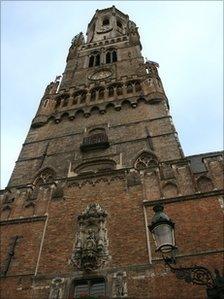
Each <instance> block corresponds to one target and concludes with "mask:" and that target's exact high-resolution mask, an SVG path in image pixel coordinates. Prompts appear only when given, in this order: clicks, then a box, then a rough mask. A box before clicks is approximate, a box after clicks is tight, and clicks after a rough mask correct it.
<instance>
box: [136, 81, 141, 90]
mask: <svg viewBox="0 0 224 299" xmlns="http://www.w3.org/2000/svg"><path fill="white" fill-rule="evenodd" d="M141 90H142V89H141V85H140V83H139V82H135V91H136V92H139V91H141Z"/></svg>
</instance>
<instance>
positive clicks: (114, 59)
mask: <svg viewBox="0 0 224 299" xmlns="http://www.w3.org/2000/svg"><path fill="white" fill-rule="evenodd" d="M112 60H113V62H116V61H117V53H116V51H113V52H112Z"/></svg>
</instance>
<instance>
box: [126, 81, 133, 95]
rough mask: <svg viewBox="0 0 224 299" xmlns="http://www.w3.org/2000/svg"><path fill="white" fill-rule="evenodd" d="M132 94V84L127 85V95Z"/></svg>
mask: <svg viewBox="0 0 224 299" xmlns="http://www.w3.org/2000/svg"><path fill="white" fill-rule="evenodd" d="M132 92H133V87H132V84H131V83H129V84H128V85H127V93H132Z"/></svg>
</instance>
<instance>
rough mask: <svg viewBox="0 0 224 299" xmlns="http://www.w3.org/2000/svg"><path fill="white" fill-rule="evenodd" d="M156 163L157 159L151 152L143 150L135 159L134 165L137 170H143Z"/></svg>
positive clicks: (154, 165)
mask: <svg viewBox="0 0 224 299" xmlns="http://www.w3.org/2000/svg"><path fill="white" fill-rule="evenodd" d="M157 165H158V162H157V159H156V158H155V157H154V156H153V155H152V154H150V153H147V152H144V153H142V154H141V155H140V156H139V157H138V158H137V159H136V161H135V165H134V167H135V168H136V169H137V170H143V169H146V168H149V167H156V166H157Z"/></svg>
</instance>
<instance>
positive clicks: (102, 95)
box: [99, 88, 104, 99]
mask: <svg viewBox="0 0 224 299" xmlns="http://www.w3.org/2000/svg"><path fill="white" fill-rule="evenodd" d="M103 98H104V89H103V88H101V89H99V99H103Z"/></svg>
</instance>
